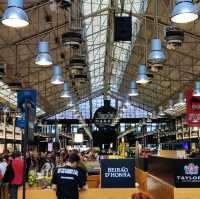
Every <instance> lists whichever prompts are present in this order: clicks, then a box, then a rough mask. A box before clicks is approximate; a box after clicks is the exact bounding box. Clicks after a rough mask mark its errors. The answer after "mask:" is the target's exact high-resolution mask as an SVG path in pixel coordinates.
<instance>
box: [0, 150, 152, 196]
mask: <svg viewBox="0 0 200 199" xmlns="http://www.w3.org/2000/svg"><path fill="white" fill-rule="evenodd" d="M97 159H98V154H97V153H96V152H94V151H92V150H91V151H88V152H84V153H79V152H78V151H77V150H71V151H67V150H65V149H64V150H61V151H59V152H56V153H55V152H51V153H42V152H41V153H38V152H32V151H29V152H27V154H26V161H25V163H26V164H24V160H23V157H22V154H21V153H20V152H14V153H12V154H11V153H9V152H8V151H6V152H5V153H3V154H1V155H0V192H1V193H0V198H3V199H18V189H19V187H20V186H21V185H22V183H23V180H25V181H26V182H28V176H29V172H30V171H31V170H35V171H36V172H38V173H40V174H41V175H43V176H50V178H51V183H50V184H51V188H53V189H55V191H56V195H57V199H78V198H79V189H82V190H87V168H86V166H85V164H84V161H88V160H97ZM24 165H26V168H25V169H24ZM24 172H25V173H26V175H24ZM132 199H150V198H149V197H148V196H145V195H144V194H143V193H137V194H134V195H133V196H132Z"/></svg>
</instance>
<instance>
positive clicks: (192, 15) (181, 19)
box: [171, 0, 198, 23]
mask: <svg viewBox="0 0 200 199" xmlns="http://www.w3.org/2000/svg"><path fill="white" fill-rule="evenodd" d="M196 19H198V10H197V7H196V5H195V4H193V2H192V0H176V5H175V7H174V9H173V11H172V14H171V21H172V22H174V23H188V22H192V21H194V20H196Z"/></svg>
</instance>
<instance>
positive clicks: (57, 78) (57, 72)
mask: <svg viewBox="0 0 200 199" xmlns="http://www.w3.org/2000/svg"><path fill="white" fill-rule="evenodd" d="M51 83H52V84H55V85H59V84H63V83H64V81H63V78H62V69H61V67H60V66H59V65H56V66H54V75H53V77H52V79H51Z"/></svg>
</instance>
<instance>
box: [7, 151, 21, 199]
mask: <svg viewBox="0 0 200 199" xmlns="http://www.w3.org/2000/svg"><path fill="white" fill-rule="evenodd" d="M11 166H12V169H13V173H14V176H13V179H12V180H11V182H10V197H9V199H17V195H18V188H19V186H21V185H22V183H23V175H24V160H23V159H22V158H21V153H20V152H15V153H14V154H13V160H12V162H11Z"/></svg>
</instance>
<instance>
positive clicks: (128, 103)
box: [124, 95, 130, 107]
mask: <svg viewBox="0 0 200 199" xmlns="http://www.w3.org/2000/svg"><path fill="white" fill-rule="evenodd" d="M129 105H130V102H129V96H128V95H125V100H124V106H126V107H128V106H129Z"/></svg>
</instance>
